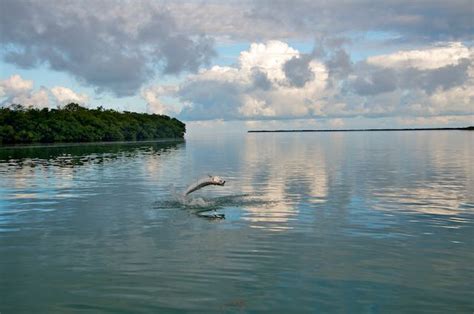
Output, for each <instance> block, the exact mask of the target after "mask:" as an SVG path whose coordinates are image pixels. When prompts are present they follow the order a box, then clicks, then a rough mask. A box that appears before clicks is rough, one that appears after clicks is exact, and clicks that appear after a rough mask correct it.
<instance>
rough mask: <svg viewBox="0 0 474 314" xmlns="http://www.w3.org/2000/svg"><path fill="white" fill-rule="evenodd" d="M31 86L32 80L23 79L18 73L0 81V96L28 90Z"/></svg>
mask: <svg viewBox="0 0 474 314" xmlns="http://www.w3.org/2000/svg"><path fill="white" fill-rule="evenodd" d="M32 88H33V81H30V80H24V79H23V78H22V77H21V76H19V75H18V74H15V75H12V76H10V77H9V78H8V79H5V80H2V81H0V97H4V96H5V95H11V94H17V93H23V92H28V91H30V90H31V89H32Z"/></svg>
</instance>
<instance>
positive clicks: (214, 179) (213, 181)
mask: <svg viewBox="0 0 474 314" xmlns="http://www.w3.org/2000/svg"><path fill="white" fill-rule="evenodd" d="M224 184H225V181H224V180H223V179H222V178H221V177H218V176H211V175H209V176H207V177H204V178H201V179H199V180H197V181H196V182H194V183H192V184H191V185H190V186H188V188H187V189H186V191H184V195H185V196H186V195H188V194H190V193H192V192H194V191H197V190H199V189H202V188H203V187H205V186H208V185H220V186H223V185H224Z"/></svg>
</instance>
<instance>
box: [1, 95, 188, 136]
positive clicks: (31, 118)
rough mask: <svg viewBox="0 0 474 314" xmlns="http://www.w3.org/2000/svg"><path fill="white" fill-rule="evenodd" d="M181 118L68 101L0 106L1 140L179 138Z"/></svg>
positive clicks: (182, 132)
mask: <svg viewBox="0 0 474 314" xmlns="http://www.w3.org/2000/svg"><path fill="white" fill-rule="evenodd" d="M185 132H186V128H185V125H184V123H182V122H181V121H179V120H177V119H175V118H170V117H168V116H165V115H156V114H145V113H136V112H118V111H115V110H105V109H103V108H102V107H99V108H97V109H87V108H84V107H81V106H79V105H78V104H75V103H71V104H69V105H66V106H64V107H63V108H60V109H48V108H45V109H35V108H25V107H23V106H21V105H13V106H10V107H8V108H0V143H2V144H14V143H32V142H43V143H52V142H94V141H141V140H155V139H161V138H182V137H183V136H184V133H185Z"/></svg>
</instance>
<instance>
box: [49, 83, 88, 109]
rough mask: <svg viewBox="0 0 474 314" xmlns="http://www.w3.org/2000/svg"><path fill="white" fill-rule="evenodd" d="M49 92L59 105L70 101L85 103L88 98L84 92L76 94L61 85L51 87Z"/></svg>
mask: <svg viewBox="0 0 474 314" xmlns="http://www.w3.org/2000/svg"><path fill="white" fill-rule="evenodd" d="M51 94H52V95H53V96H54V97H55V98H56V100H57V102H58V104H60V105H67V104H69V103H71V102H74V103H77V104H85V103H86V102H87V101H88V100H89V97H88V96H87V95H86V94H78V93H75V92H74V91H73V90H71V89H69V88H66V87H62V86H55V87H53V88H51Z"/></svg>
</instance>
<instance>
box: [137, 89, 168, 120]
mask: <svg viewBox="0 0 474 314" xmlns="http://www.w3.org/2000/svg"><path fill="white" fill-rule="evenodd" d="M175 91H176V88H175V87H174V86H149V87H146V88H143V89H142V91H141V96H142V98H143V99H144V100H145V101H146V103H147V112H148V113H155V114H170V113H176V109H175V108H173V107H171V106H169V105H165V104H164V103H163V102H162V101H161V100H160V98H161V97H166V96H168V95H172V94H173V93H174V92H175Z"/></svg>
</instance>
